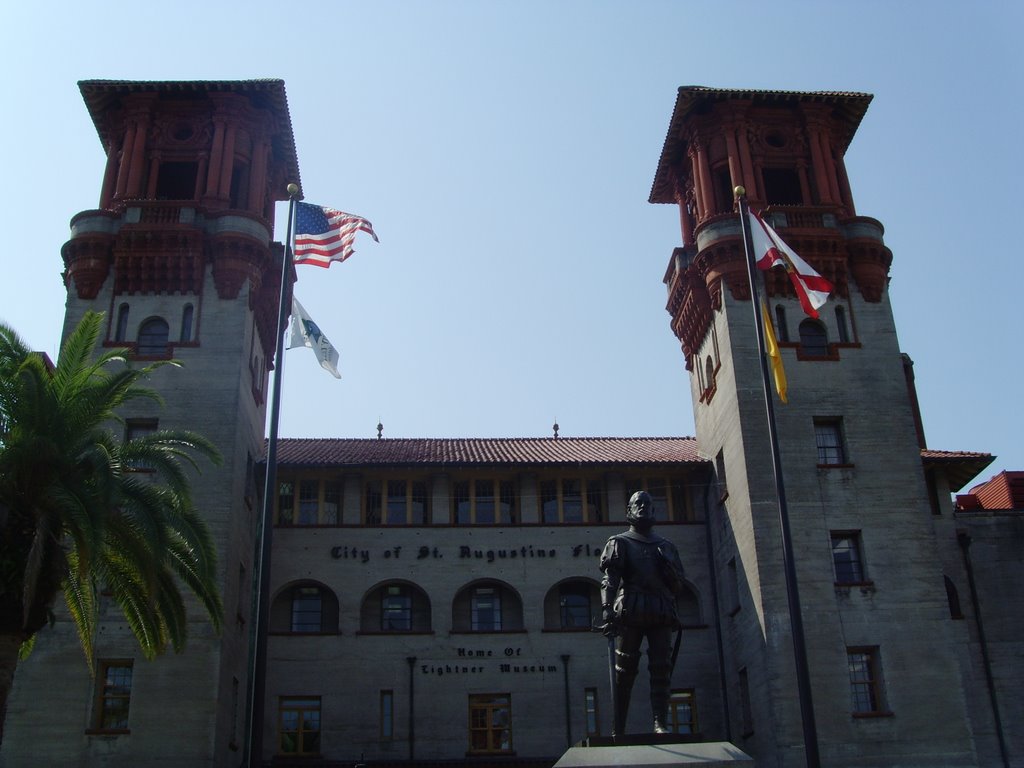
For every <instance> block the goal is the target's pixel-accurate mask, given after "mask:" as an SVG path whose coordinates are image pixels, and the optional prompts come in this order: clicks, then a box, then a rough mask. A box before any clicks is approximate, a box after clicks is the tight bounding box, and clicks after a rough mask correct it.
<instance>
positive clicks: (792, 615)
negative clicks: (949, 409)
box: [734, 187, 821, 768]
mask: <svg viewBox="0 0 1024 768" xmlns="http://www.w3.org/2000/svg"><path fill="white" fill-rule="evenodd" d="M734 193H735V195H736V200H737V202H738V203H739V211H740V231H741V232H742V233H743V249H744V251H745V252H746V256H747V277H748V278H749V279H750V300H751V306H752V307H753V308H754V327H755V328H756V329H757V352H758V357H759V359H760V361H761V384H762V387H763V389H764V403H765V412H766V414H767V417H768V439H769V440H770V441H771V446H772V470H773V471H774V473H775V491H776V493H777V495H778V500H779V524H780V527H781V529H782V565H783V570H784V571H785V576H786V598H787V600H788V602H789V626H790V631H791V632H792V635H793V656H794V658H795V661H796V683H797V694H798V696H799V699H800V719H801V722H802V725H803V735H804V756H805V757H806V760H807V766H808V768H819V766H820V765H821V762H820V757H819V754H818V729H817V726H816V725H815V722H814V705H813V702H812V700H811V676H810V671H809V669H808V665H807V646H806V644H805V640H804V622H803V616H802V615H801V612H800V593H799V590H798V589H797V581H796V564H795V562H794V560H793V537H792V535H791V533H790V529H789V510H788V508H787V505H786V488H785V485H784V484H783V482H782V459H781V456H780V454H779V438H778V432H777V430H776V425H775V404H774V402H773V399H772V388H771V384H770V381H769V376H768V357H767V355H766V354H765V344H764V324H763V322H762V320H761V302H760V299H759V296H758V292H757V280H756V279H755V275H756V272H755V269H756V268H755V266H754V243H753V240H752V239H751V236H750V227H749V226H748V225H749V223H750V220H749V219H748V216H747V212H748V207H747V198H746V194H747V191H746V190H745V189H744V188H743V187H736V189H735V190H734Z"/></svg>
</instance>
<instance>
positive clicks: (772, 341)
mask: <svg viewBox="0 0 1024 768" xmlns="http://www.w3.org/2000/svg"><path fill="white" fill-rule="evenodd" d="M761 315H762V316H763V317H764V345H765V347H766V350H767V352H768V359H769V360H770V361H771V365H772V376H774V377H775V390H776V391H777V392H778V393H779V400H781V401H782V402H784V403H786V402H789V401H788V400H786V392H787V386H786V370H785V369H784V368H783V367H782V355H781V353H780V352H779V342H778V340H777V339H776V338H775V326H774V325H772V316H771V313H769V312H768V304H767V303H766V302H765V300H764V299H761Z"/></svg>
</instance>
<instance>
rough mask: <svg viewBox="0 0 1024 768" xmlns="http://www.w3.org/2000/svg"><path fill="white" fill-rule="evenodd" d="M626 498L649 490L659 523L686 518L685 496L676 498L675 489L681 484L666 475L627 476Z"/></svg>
mask: <svg viewBox="0 0 1024 768" xmlns="http://www.w3.org/2000/svg"><path fill="white" fill-rule="evenodd" d="M625 485H626V498H627V499H629V498H630V497H631V496H632V495H633V494H634V493H636V492H637V491H647V493H649V494H650V495H651V500H652V501H653V502H654V517H655V520H657V521H658V522H659V523H664V522H670V521H674V520H683V519H685V518H686V499H685V496H681V497H679V498H675V494H674V491H675V490H676V489H678V488H679V487H680V486H679V485H678V483H675V484H674V483H672V482H671V481H670V480H669V479H668V478H666V477H627V478H625Z"/></svg>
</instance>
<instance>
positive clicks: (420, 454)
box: [277, 437, 707, 467]
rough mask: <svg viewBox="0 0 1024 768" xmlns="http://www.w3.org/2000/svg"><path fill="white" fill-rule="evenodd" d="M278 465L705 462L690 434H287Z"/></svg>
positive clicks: (278, 448)
mask: <svg viewBox="0 0 1024 768" xmlns="http://www.w3.org/2000/svg"><path fill="white" fill-rule="evenodd" d="M277 456H278V465H279V466H307V467H316V466H339V465H344V466H380V465H392V466H409V465H429V466H473V465H480V466H493V465H499V464H535V465H559V464H562V465H581V464H625V465H631V464H679V463H682V464H705V463H706V461H707V460H706V459H703V458H701V457H700V456H698V455H697V441H696V439H695V438H692V437H560V438H551V437H546V438H394V439H392V438H389V439H382V440H374V439H352V438H287V439H282V440H280V441H279V442H278V446H277Z"/></svg>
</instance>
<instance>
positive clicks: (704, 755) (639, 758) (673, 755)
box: [554, 737, 754, 768]
mask: <svg viewBox="0 0 1024 768" xmlns="http://www.w3.org/2000/svg"><path fill="white" fill-rule="evenodd" d="M627 738H629V737H627ZM630 740H631V741H632V738H631V739H630ZM595 741H596V740H594V739H591V740H590V742H588V743H589V744H590V746H576V747H572V748H570V749H569V751H568V752H566V753H565V754H564V755H562V757H561V758H560V759H559V761H558V762H557V763H555V767H554V768H603V766H616V768H662V767H663V766H669V765H699V766H701V768H741V767H742V768H754V759H753V758H752V757H751V756H750V755H748V754H747V753H746V752H744V751H743V750H741V749H739V748H738V747H735V746H733V745H732V744H730V743H729V742H727V741H704V742H696V741H692V742H683V743H678V742H672V741H669V740H668V739H664V740H663V739H660V738H659V739H657V743H647V744H629V745H623V744H616V743H615V742H613V741H612V740H611V739H606V740H605V739H602V740H601V742H602V744H601V745H600V746H598V745H597V744H596V743H595Z"/></svg>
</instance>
